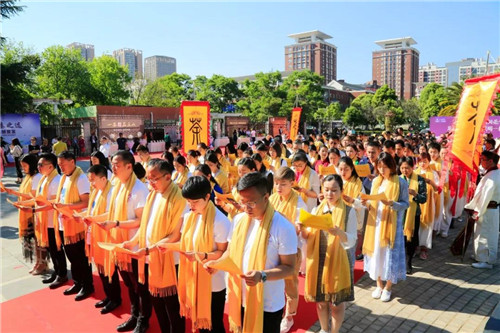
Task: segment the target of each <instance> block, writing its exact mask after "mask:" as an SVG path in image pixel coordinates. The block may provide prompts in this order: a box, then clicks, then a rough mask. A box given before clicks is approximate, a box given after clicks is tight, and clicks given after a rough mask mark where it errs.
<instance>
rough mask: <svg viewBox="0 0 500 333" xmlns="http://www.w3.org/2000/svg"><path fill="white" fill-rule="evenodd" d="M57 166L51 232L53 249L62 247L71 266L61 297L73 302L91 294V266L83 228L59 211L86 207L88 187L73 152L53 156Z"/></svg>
mask: <svg viewBox="0 0 500 333" xmlns="http://www.w3.org/2000/svg"><path fill="white" fill-rule="evenodd" d="M57 164H58V165H59V168H60V169H61V172H62V176H61V181H60V182H59V188H58V189H57V195H56V200H55V204H54V206H53V207H54V208H55V209H56V210H58V211H59V214H55V216H54V232H55V235H56V245H57V248H58V249H59V248H61V246H63V247H64V251H65V253H66V257H67V258H68V260H69V261H70V263H71V277H72V278H73V282H74V284H73V286H71V287H70V288H68V289H66V290H65V291H64V295H74V294H76V296H75V300H76V301H80V300H84V299H86V298H88V297H89V296H90V295H91V294H92V293H93V292H94V281H93V279H92V266H91V265H90V264H89V261H88V258H87V256H86V255H85V225H84V224H83V223H79V222H77V221H76V220H75V219H74V218H73V217H69V216H67V215H65V214H62V213H61V210H76V211H78V210H81V209H84V208H86V207H87V206H88V201H89V192H90V184H89V181H88V179H87V176H86V175H85V173H84V172H83V171H82V169H80V167H77V166H76V157H75V155H74V154H73V153H70V152H68V151H64V152H62V153H60V154H59V156H57Z"/></svg>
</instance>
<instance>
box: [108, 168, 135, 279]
mask: <svg viewBox="0 0 500 333" xmlns="http://www.w3.org/2000/svg"><path fill="white" fill-rule="evenodd" d="M136 181H137V177H136V176H135V174H134V173H132V174H131V175H130V178H129V179H128V181H127V182H126V183H125V184H124V185H122V183H121V182H120V180H118V179H117V180H116V184H115V186H113V189H112V191H111V198H110V200H111V202H110V203H109V212H108V220H109V221H116V220H118V221H126V220H128V214H127V206H128V198H129V195H131V193H132V189H133V188H134V185H135V182H136ZM122 186H125V188H124V189H123V191H120V189H121V187H122ZM107 236H108V238H107V239H106V242H107V243H123V242H125V241H127V240H129V233H128V229H124V228H113V229H111V230H110V231H109V233H108V235H107ZM115 264H116V265H118V267H119V268H120V269H121V270H124V271H128V272H132V261H131V258H130V256H128V255H126V254H121V253H119V254H116V253H113V254H112V256H110V257H109V258H105V262H104V274H106V276H112V275H113V274H112V272H113V270H114V269H115Z"/></svg>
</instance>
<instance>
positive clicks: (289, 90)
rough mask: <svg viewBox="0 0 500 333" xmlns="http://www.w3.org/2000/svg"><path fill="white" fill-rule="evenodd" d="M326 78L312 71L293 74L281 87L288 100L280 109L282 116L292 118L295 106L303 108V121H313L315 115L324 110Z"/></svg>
mask: <svg viewBox="0 0 500 333" xmlns="http://www.w3.org/2000/svg"><path fill="white" fill-rule="evenodd" d="M323 82H324V78H323V77H322V76H320V75H318V74H316V73H314V72H311V71H308V70H307V71H300V72H299V71H297V72H293V73H292V74H291V75H290V76H288V77H287V78H286V79H285V80H283V84H282V85H281V86H280V90H281V91H283V93H284V94H286V99H285V101H284V103H283V105H282V107H281V109H280V115H282V116H286V117H288V116H290V114H291V112H292V109H293V107H294V106H299V107H301V108H302V117H301V118H302V120H304V121H313V120H314V113H315V112H316V111H317V110H318V109H321V108H324V107H325V106H326V105H325V100H324V91H323V88H322V84H323Z"/></svg>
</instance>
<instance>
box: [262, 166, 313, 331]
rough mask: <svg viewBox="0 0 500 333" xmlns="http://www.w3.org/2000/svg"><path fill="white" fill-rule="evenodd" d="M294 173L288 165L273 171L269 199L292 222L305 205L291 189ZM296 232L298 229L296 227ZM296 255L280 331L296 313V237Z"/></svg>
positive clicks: (299, 257) (298, 262)
mask: <svg viewBox="0 0 500 333" xmlns="http://www.w3.org/2000/svg"><path fill="white" fill-rule="evenodd" d="M294 181H295V173H294V172H293V170H292V169H290V168H288V167H281V168H279V169H278V170H277V171H276V172H275V173H274V194H272V195H271V196H270V197H269V201H270V202H271V204H272V205H273V207H274V209H276V211H277V212H279V213H281V214H282V215H283V216H284V217H286V219H287V220H288V221H289V222H290V223H291V224H292V225H294V226H295V225H296V223H297V222H298V221H299V215H300V209H304V210H307V206H306V204H305V202H304V200H302V198H301V197H300V195H299V194H298V193H297V192H296V191H295V190H294V189H293V183H294ZM296 231H297V234H298V232H299V229H298V228H296ZM297 241H298V243H297V244H298V245H299V247H297V256H296V261H295V271H294V274H293V275H292V276H291V277H290V278H287V279H285V295H286V312H285V316H284V317H283V320H282V321H281V333H285V332H288V331H289V330H290V329H291V328H292V326H293V316H295V315H296V314H297V307H298V305H299V279H298V276H299V269H300V265H301V262H302V251H301V250H300V246H301V242H300V240H299V239H298V240H297Z"/></svg>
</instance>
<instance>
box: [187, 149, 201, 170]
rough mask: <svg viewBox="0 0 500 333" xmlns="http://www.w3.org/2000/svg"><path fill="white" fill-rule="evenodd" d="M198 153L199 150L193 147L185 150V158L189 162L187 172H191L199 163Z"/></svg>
mask: <svg viewBox="0 0 500 333" xmlns="http://www.w3.org/2000/svg"><path fill="white" fill-rule="evenodd" d="M200 155H201V154H200V152H199V151H197V150H194V149H191V150H189V151H188V152H187V155H186V158H187V161H188V164H189V172H191V173H193V172H194V169H196V167H197V166H198V165H200V164H201V163H200V161H199V158H200Z"/></svg>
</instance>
